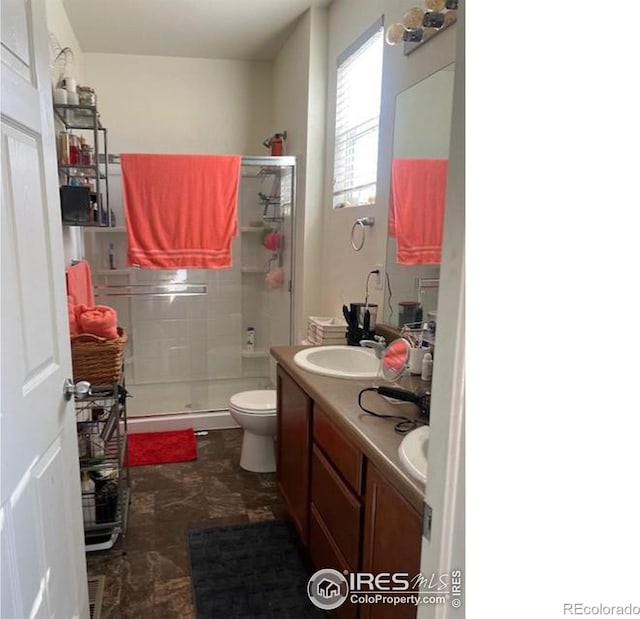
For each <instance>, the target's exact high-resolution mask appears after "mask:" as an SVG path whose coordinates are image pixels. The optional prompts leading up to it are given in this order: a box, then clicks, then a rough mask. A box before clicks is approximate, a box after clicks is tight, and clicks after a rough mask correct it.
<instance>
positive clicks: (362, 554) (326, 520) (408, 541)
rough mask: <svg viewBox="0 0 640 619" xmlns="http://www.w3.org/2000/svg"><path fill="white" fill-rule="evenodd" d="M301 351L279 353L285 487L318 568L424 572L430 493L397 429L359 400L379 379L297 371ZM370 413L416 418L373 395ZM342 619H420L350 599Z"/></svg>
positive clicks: (410, 611) (280, 464)
mask: <svg viewBox="0 0 640 619" xmlns="http://www.w3.org/2000/svg"><path fill="white" fill-rule="evenodd" d="M301 348H302V347H275V348H272V349H271V354H272V355H273V357H274V358H275V359H276V360H277V362H278V370H277V409H278V430H277V478H278V487H279V489H280V492H281V493H282V496H283V497H284V500H285V502H286V505H287V507H288V512H289V515H290V517H291V520H292V521H293V524H294V526H295V528H296V530H297V532H298V535H299V537H300V541H301V543H302V544H303V546H304V547H305V548H306V550H307V552H308V555H309V557H310V559H311V561H312V563H313V565H314V566H315V568H316V569H321V568H334V569H336V570H338V571H344V570H347V571H350V572H354V571H362V572H373V573H376V574H377V573H380V572H406V573H408V574H409V575H410V578H411V577H413V576H414V575H415V574H417V573H418V572H419V571H420V550H421V542H422V512H423V500H424V485H423V484H420V483H419V482H417V481H415V480H413V479H412V478H411V477H409V475H407V474H406V473H405V472H404V470H403V468H402V464H401V463H400V460H399V458H398V446H399V445H400V442H401V441H402V439H403V435H401V434H398V433H396V432H395V431H394V424H395V421H394V420H391V419H379V418H376V417H373V416H371V415H367V414H365V413H364V412H363V411H362V410H361V409H360V407H359V406H358V393H359V392H360V390H361V389H363V388H364V387H369V386H372V385H374V384H379V383H380V382H381V381H361V380H344V379H339V378H329V377H325V376H319V375H316V374H312V373H310V372H307V371H305V370H302V369H301V368H299V367H298V366H297V365H295V363H294V362H293V356H294V355H295V353H296V352H297V351H298V350H301ZM365 398H366V400H365V403H366V405H367V406H368V407H369V408H371V409H372V410H375V411H376V412H381V413H391V414H396V415H397V414H402V415H407V416H410V417H414V416H415V411H416V409H415V407H414V406H413V405H411V404H407V403H403V404H390V403H388V402H386V401H385V400H384V399H383V398H382V397H381V396H379V395H377V394H375V393H367V394H365ZM334 616H336V617H349V618H355V617H360V618H371V619H373V618H376V619H377V618H382V617H394V618H401V617H415V616H416V607H415V606H411V605H397V606H393V605H389V604H387V605H382V604H379V605H360V606H356V605H354V604H352V603H350V602H349V601H347V602H345V603H344V604H343V605H342V606H341V607H340V608H338V609H337V610H336V611H334Z"/></svg>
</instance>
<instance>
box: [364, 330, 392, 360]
mask: <svg viewBox="0 0 640 619" xmlns="http://www.w3.org/2000/svg"><path fill="white" fill-rule="evenodd" d="M373 337H374V339H373V340H360V346H362V347H363V348H373V350H374V351H375V353H376V357H378V359H380V358H381V357H382V353H383V352H384V349H385V348H386V347H387V343H386V342H385V340H384V338H383V337H382V336H381V335H374V336H373Z"/></svg>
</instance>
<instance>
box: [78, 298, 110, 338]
mask: <svg viewBox="0 0 640 619" xmlns="http://www.w3.org/2000/svg"><path fill="white" fill-rule="evenodd" d="M76 316H77V321H78V328H79V331H80V333H91V334H93V335H97V336H98V337H103V338H105V339H107V340H114V339H115V338H117V337H118V315H117V313H116V310H114V309H113V308H112V307H108V306H107V305H95V306H94V307H87V306H85V305H80V306H78V307H77V308H76Z"/></svg>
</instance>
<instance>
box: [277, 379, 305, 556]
mask: <svg viewBox="0 0 640 619" xmlns="http://www.w3.org/2000/svg"><path fill="white" fill-rule="evenodd" d="M311 405H312V402H311V399H310V398H309V396H308V395H307V394H306V393H305V392H304V391H303V390H302V389H301V388H300V387H299V386H298V385H297V383H296V382H295V381H294V380H293V379H292V378H291V377H290V376H289V375H288V374H287V373H286V372H285V371H284V370H283V369H282V368H280V367H278V434H277V478H278V487H279V489H280V492H281V493H282V496H283V497H284V499H285V502H286V503H287V507H288V510H289V514H290V516H291V518H292V520H293V523H294V525H295V526H296V528H297V529H298V533H299V535H300V539H301V541H302V543H303V544H304V546H305V547H306V546H307V541H308V532H309V485H310V484H309V482H310V475H309V473H310V469H311V466H310V458H311Z"/></svg>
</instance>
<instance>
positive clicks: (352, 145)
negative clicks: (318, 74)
mask: <svg viewBox="0 0 640 619" xmlns="http://www.w3.org/2000/svg"><path fill="white" fill-rule="evenodd" d="M382 33H383V28H382V19H380V20H379V21H377V22H376V23H375V24H374V25H373V26H372V27H371V28H369V30H367V31H366V32H365V33H364V34H363V35H362V36H361V37H360V38H359V39H358V40H357V41H356V42H355V43H354V44H353V45H352V46H351V47H350V48H349V49H347V50H346V51H345V52H343V53H342V54H341V55H340V56H339V57H338V76H337V88H336V134H335V139H336V144H335V154H334V161H333V206H334V208H342V207H345V206H360V205H363V204H374V203H375V201H376V174H377V168H378V125H379V123H380V97H381V91H382V38H383V37H382Z"/></svg>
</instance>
